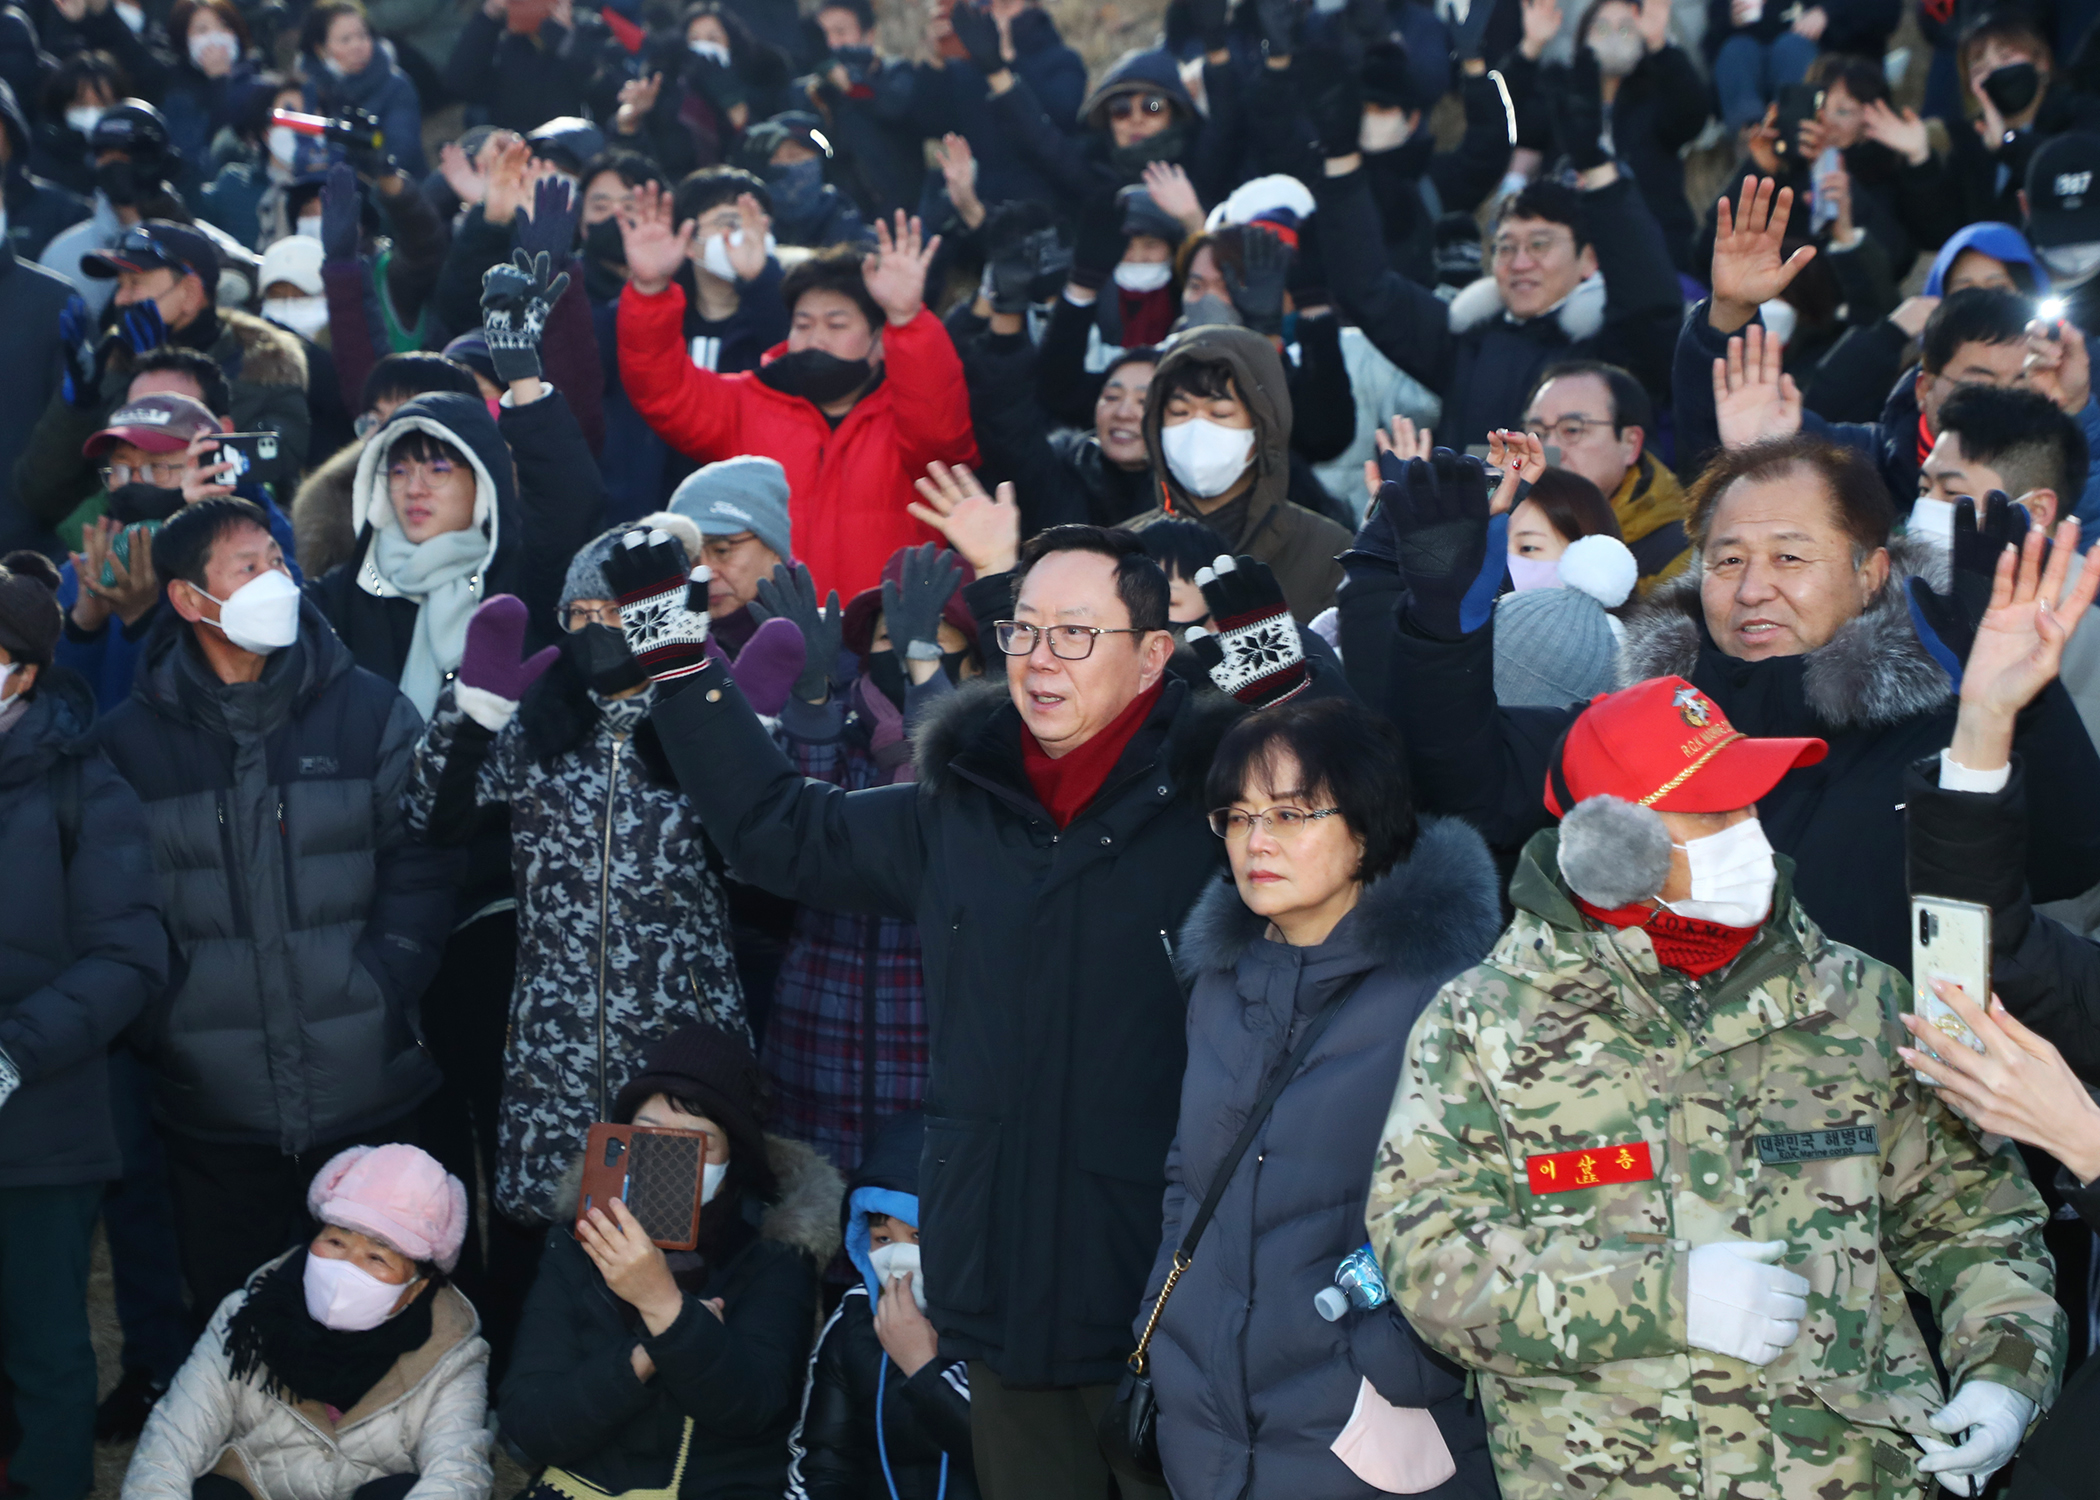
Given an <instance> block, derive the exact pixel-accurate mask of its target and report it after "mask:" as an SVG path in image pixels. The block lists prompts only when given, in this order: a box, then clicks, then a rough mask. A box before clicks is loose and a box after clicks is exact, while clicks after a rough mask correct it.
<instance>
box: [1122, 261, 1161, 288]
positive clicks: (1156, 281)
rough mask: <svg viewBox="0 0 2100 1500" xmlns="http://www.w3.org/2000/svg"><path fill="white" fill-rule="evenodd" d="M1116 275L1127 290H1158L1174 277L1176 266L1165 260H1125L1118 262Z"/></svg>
mask: <svg viewBox="0 0 2100 1500" xmlns="http://www.w3.org/2000/svg"><path fill="white" fill-rule="evenodd" d="M1114 275H1115V278H1116V285H1117V286H1119V287H1121V288H1122V289H1123V290H1124V291H1126V292H1156V291H1158V290H1159V289H1160V288H1161V287H1163V286H1165V285H1166V284H1167V283H1168V282H1170V281H1172V280H1173V279H1174V268H1173V267H1172V266H1170V265H1168V264H1167V263H1166V262H1165V261H1163V260H1142V261H1140V260H1125V261H1118V262H1117V263H1116V269H1115V272H1114Z"/></svg>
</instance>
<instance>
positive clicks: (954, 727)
mask: <svg viewBox="0 0 2100 1500" xmlns="http://www.w3.org/2000/svg"><path fill="white" fill-rule="evenodd" d="M986 582H987V581H986V580H979V581H978V583H977V584H976V585H973V588H976V589H979V590H980V592H986V591H987V590H985V584H986ZM688 681H689V683H690V685H689V686H687V687H686V688H684V689H683V690H682V691H680V692H678V693H677V694H676V695H674V696H673V697H672V698H671V699H670V700H669V701H668V702H666V703H663V704H661V705H660V706H659V707H658V708H657V709H656V712H655V722H656V727H657V732H658V734H659V735H660V736H661V738H662V740H663V744H664V750H665V753H666V754H667V755H668V756H669V757H670V760H671V765H672V768H673V769H674V770H676V771H677V773H678V780H679V784H680V785H681V786H682V787H684V789H685V793H686V796H687V797H689V798H690V799H692V802H693V805H694V806H695V807H697V808H698V809H699V810H700V817H701V820H702V822H703V823H705V825H706V827H707V831H708V835H709V836H710V837H711V838H712V839H713V840H714V841H715V843H716V844H717V845H718V846H719V847H720V848H721V849H722V851H723V853H724V854H725V855H726V856H727V858H728V860H729V863H730V865H731V867H732V868H734V869H735V870H736V871H737V872H738V873H739V874H740V875H742V876H743V877H744V878H745V879H746V880H749V881H751V882H752V883H753V884H755V885H758V886H761V887H763V888H765V889H767V890H770V891H773V892H774V893H776V894H778V895H781V896H786V897H789V898H791V899H794V900H797V901H802V902H806V903H808V904H810V905H812V906H820V907H824V908H826V909H829V910H833V911H846V912H872V913H876V914H880V915H884V916H894V917H906V918H911V919H913V920H915V921H916V922H917V923H918V924H919V935H920V940H921V942H922V943H923V945H924V950H925V955H924V962H925V971H926V999H927V1014H928V1018H929V1020H930V1022H931V1028H932V1029H931V1036H930V1047H931V1058H932V1081H931V1084H930V1087H929V1089H928V1093H927V1098H926V1146H925V1154H924V1157H923V1159H922V1162H921V1165H920V1170H919V1201H920V1204H921V1206H922V1208H923V1210H924V1213H923V1217H922V1218H921V1221H920V1227H921V1229H922V1230H923V1231H924V1236H925V1238H924V1250H923V1254H924V1258H925V1266H926V1286H927V1294H928V1298H929V1300H930V1304H931V1314H930V1315H931V1317H932V1319H933V1323H934V1326H935V1327H936V1328H938V1329H940V1331H941V1339H942V1347H941V1352H942V1356H943V1357H944V1358H964V1359H982V1360H984V1361H986V1362H987V1363H989V1364H990V1365H991V1367H992V1368H993V1369H994V1370H996V1371H997V1372H998V1373H999V1374H1000V1376H1001V1377H1003V1378H1004V1379H1005V1380H1007V1381H1009V1382H1012V1383H1014V1384H1016V1385H1065V1386H1069V1385H1089V1384H1099V1383H1103V1382H1108V1381H1113V1380H1115V1379H1116V1378H1117V1375H1118V1373H1119V1372H1120V1371H1121V1369H1122V1360H1123V1357H1124V1356H1125V1355H1126V1354H1128V1353H1129V1351H1130V1348H1131V1346H1132V1342H1133V1341H1132V1337H1131V1333H1130V1316H1131V1313H1132V1312H1133V1310H1134V1309H1135V1308H1136V1306H1137V1301H1138V1297H1139V1296H1140V1294H1141V1293H1142V1291H1143V1289H1144V1282H1145V1274H1146V1272H1147V1270H1148V1269H1149V1268H1150V1267H1151V1264H1152V1258H1153V1251H1154V1249H1155V1248H1156V1247H1157V1245H1158V1239H1157V1232H1158V1230H1157V1225H1158V1218H1157V1214H1158V1208H1159V1201H1160V1192H1161V1190H1162V1189H1163V1188H1164V1187H1165V1185H1166V1179H1165V1175H1164V1174H1165V1167H1166V1157H1167V1145H1168V1143H1169V1141H1170V1140H1171V1139H1172V1138H1173V1134H1174V1100H1175V1095H1176V1092H1177V1090H1178V1088H1179V1086H1180V1080H1181V1072H1182V1057H1183V1039H1182V1013H1183V1002H1182V996H1181V989H1180V985H1179V984H1178V982H1177V981H1176V979H1175V977H1174V974H1173V972H1172V969H1171V967H1170V965H1169V962H1168V959H1169V953H1168V948H1169V940H1168V934H1170V933H1172V932H1174V931H1175V930H1177V929H1178V928H1179V927H1180V925H1181V919H1182V917H1183V915H1184V914H1185V913H1186V912H1187V911H1188V909H1189V906H1190V904H1191V903H1192V902H1193V901H1194V900H1195V898H1196V896H1197V894H1198V893H1199V892H1200V891H1201V889H1202V887H1203V884H1204V882H1205V881H1206V880H1207V879H1209V878H1210V877H1211V876H1212V874H1213V873H1214V872H1215V871H1216V870H1217V869H1218V868H1219V866H1220V863H1221V855H1222V849H1221V846H1220V845H1219V843H1218V840H1217V839H1216V838H1215V837H1213V836H1212V834H1211V832H1210V829H1209V827H1208V826H1207V825H1206V824H1205V821H1204V815H1203V808H1202V786H1203V777H1204V775H1205V773H1206V771H1207V770H1208V768H1209V763H1210V758H1211V754H1212V751H1213V749H1214V748H1215V746H1216V743H1217V739H1218V736H1219V735H1220V734H1221V733H1222V732H1223V730H1224V728H1225V727H1226V725H1227V724H1228V723H1230V722H1231V720H1233V719H1234V718H1236V717H1238V714H1239V712H1240V711H1241V710H1240V708H1239V705H1238V704H1236V703H1233V702H1232V701H1231V700H1229V699H1225V698H1223V697H1222V696H1220V695H1217V694H1191V693H1190V692H1189V690H1188V688H1187V687H1186V686H1185V685H1184V684H1181V683H1169V684H1168V685H1167V687H1166V688H1165V690H1164V691H1163V692H1162V694H1161V696H1160V698H1159V700H1158V702H1157V704H1156V705H1155V706H1154V708H1153V710H1152V713H1151V716H1150V717H1149V718H1148V719H1147V720H1146V722H1145V723H1144V724H1143V725H1142V726H1141V727H1140V728H1139V730H1138V731H1137V733H1136V735H1135V736H1134V737H1133V738H1132V740H1131V741H1130V743H1129V745H1128V746H1127V747H1126V748H1125V750H1124V752H1123V756H1122V759H1121V760H1120V761H1118V762H1117V765H1116V768H1115V770H1113V771H1112V772H1111V773H1110V774H1109V777H1108V780H1107V782H1106V783H1105V784H1104V787H1103V789H1102V791H1101V793H1100V794H1099V795H1098V796H1096V798H1095V799H1094V801H1093V803H1092V804H1091V805H1090V806H1089V807H1088V808H1086V809H1085V810H1084V811H1082V812H1081V813H1080V814H1079V816H1078V817H1077V818H1075V819H1074V820H1073V821H1072V823H1071V824H1070V825H1069V826H1067V827H1066V828H1064V829H1062V830H1060V829H1059V828H1058V827H1057V825H1056V823H1055V821H1054V820H1053V819H1052V818H1051V816H1050V814H1049V813H1048V812H1046V811H1045V810H1044V809H1043V807H1042V805H1041V804H1040V803H1039V802H1038V801H1037V799H1036V795H1035V792H1034V790H1033V789H1032V788H1031V787H1030V785H1029V781H1028V776H1027V773H1026V772H1025V771H1024V770H1023V768H1022V760H1021V745H1022V741H1021V720H1020V713H1019V711H1018V710H1017V709H1016V708H1015V707H1014V706H1013V704H1012V702H1011V700H1010V699H1009V698H1008V696H1007V692H1006V687H1005V684H1004V683H1003V682H993V681H987V682H985V683H984V684H983V685H982V686H969V687H965V688H963V689H961V690H960V691H958V692H956V693H954V694H952V695H951V696H950V697H949V698H948V699H946V700H945V701H944V703H943V704H942V706H941V708H940V709H939V710H937V711H936V712H935V713H933V714H930V715H929V716H928V718H927V719H926V720H925V721H924V722H923V723H922V724H921V726H920V729H919V732H918V734H917V736H916V748H915V750H914V754H913V761H914V763H915V764H916V765H917V767H918V776H919V779H918V781H917V782H916V784H906V785H897V786H883V787H875V788H871V789H868V790H865V791H857V792H847V791H843V790H841V789H840V788H838V787H835V786H829V785H826V784H823V783H820V782H815V781H805V780H804V779H803V778H801V777H800V776H797V775H796V774H795V773H794V771H793V769H792V768H791V767H790V766H789V764H788V761H787V759H786V757H784V756H783V755H782V754H781V753H780V751H779V750H778V749H777V748H775V746H774V745H773V742H772V740H771V739H770V738H769V737H768V736H767V734H766V730H765V727H764V726H763V725H762V724H761V723H760V722H759V720H758V717H757V715H755V714H754V713H752V712H751V710H750V707H749V705H748V704H746V703H745V701H744V698H743V695H742V693H741V692H739V691H738V689H737V687H736V685H735V684H734V683H733V682H732V681H730V679H729V677H728V674H727V673H726V672H725V671H724V670H723V669H722V668H721V667H720V666H719V665H715V664H710V665H708V666H706V667H704V668H702V669H701V671H700V672H699V673H698V674H696V675H695V676H694V677H692V678H690V679H688Z"/></svg>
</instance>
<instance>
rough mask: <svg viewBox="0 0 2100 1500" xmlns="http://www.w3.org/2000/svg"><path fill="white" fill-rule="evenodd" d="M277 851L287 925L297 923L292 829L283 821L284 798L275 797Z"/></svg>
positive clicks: (297, 911)
mask: <svg viewBox="0 0 2100 1500" xmlns="http://www.w3.org/2000/svg"><path fill="white" fill-rule="evenodd" d="M277 851H278V857H279V858H280V859H282V860H283V861H284V904H285V922H286V925H287V926H290V927H297V926H298V925H299V887H298V886H297V885H295V884H294V883H293V881H292V830H291V828H290V826H289V825H288V824H287V823H286V822H285V818H284V799H283V798H282V797H279V798H278V799H277Z"/></svg>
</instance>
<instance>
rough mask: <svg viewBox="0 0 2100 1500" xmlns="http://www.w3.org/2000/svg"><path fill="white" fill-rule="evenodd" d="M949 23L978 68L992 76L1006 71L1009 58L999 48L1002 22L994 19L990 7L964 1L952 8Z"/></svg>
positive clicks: (979, 70) (986, 75)
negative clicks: (986, 7) (985, 8)
mask: <svg viewBox="0 0 2100 1500" xmlns="http://www.w3.org/2000/svg"><path fill="white" fill-rule="evenodd" d="M948 24H949V26H951V27H952V28H954V31H955V39H956V40H957V41H958V42H961V43H962V45H963V50H964V51H965V52H967V53H969V54H970V61H971V63H973V64H974V65H975V66H976V68H977V71H978V72H980V73H982V74H983V75H984V76H985V77H987V78H989V77H991V76H992V75H993V74H994V73H1000V72H1004V71H1005V69H1006V59H1005V57H1003V56H1002V55H1001V54H1000V51H999V23H998V22H997V21H994V20H993V19H992V15H991V12H990V11H986V10H979V9H978V8H977V7H976V6H975V5H972V4H967V3H965V4H961V5H958V6H956V7H955V9H953V10H951V11H949V12H948Z"/></svg>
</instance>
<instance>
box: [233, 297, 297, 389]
mask: <svg viewBox="0 0 2100 1500" xmlns="http://www.w3.org/2000/svg"><path fill="white" fill-rule="evenodd" d="M219 321H220V322H222V323H224V324H225V325H226V326H227V328H229V329H230V330H232V332H233V336H234V337H235V338H237V339H239V340H240V341H241V374H240V379H241V381H242V382H243V383H244V384H247V385H288V386H298V387H300V388H301V389H304V388H305V385H306V350H305V349H304V348H302V347H300V344H299V335H298V334H296V333H292V332H290V331H289V330H287V329H283V328H279V327H278V326H277V325H276V324H275V323H270V322H266V321H264V320H263V319H261V318H258V317H256V316H255V314H253V313H244V312H238V311H236V310H234V309H233V308H230V307H224V308H220V309H219Z"/></svg>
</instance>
